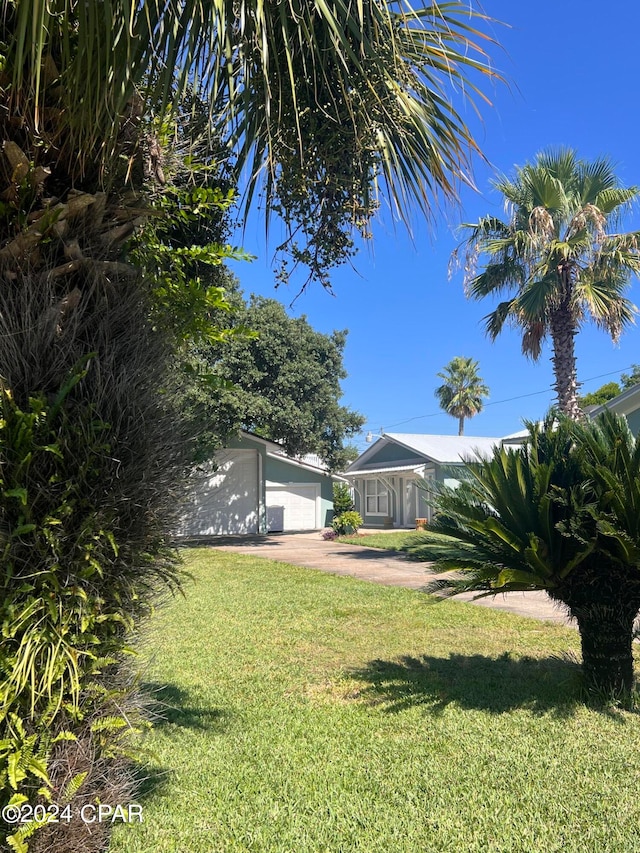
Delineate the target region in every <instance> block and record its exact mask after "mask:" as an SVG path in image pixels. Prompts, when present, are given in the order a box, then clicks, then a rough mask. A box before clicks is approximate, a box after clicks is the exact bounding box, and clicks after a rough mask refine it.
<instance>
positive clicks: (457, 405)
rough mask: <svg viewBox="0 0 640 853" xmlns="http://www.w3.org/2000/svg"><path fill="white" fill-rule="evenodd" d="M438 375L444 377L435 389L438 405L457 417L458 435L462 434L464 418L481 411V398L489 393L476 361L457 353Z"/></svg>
mask: <svg viewBox="0 0 640 853" xmlns="http://www.w3.org/2000/svg"><path fill="white" fill-rule="evenodd" d="M438 376H439V377H440V379H444V383H443V384H442V385H440V386H439V387H438V388H436V391H435V394H436V397H437V398H438V401H439V403H440V407H441V408H442V409H444V411H445V412H446V413H447V414H448V415H451V416H452V417H454V418H458V435H464V422H465V419H466V418H472V417H473V416H474V415H477V414H478V413H479V412H481V411H482V406H483V399H482V398H483V397H487V396H488V394H489V389H488V388H487V386H486V385H485V384H484V382H483V381H482V379H481V377H480V374H479V373H478V362H477V361H474V360H473V359H472V358H465V357H464V356H460V355H457V356H456V357H455V358H452V359H451V361H450V362H449V364H447V365H446V366H445V368H444V370H443V371H442V373H438Z"/></svg>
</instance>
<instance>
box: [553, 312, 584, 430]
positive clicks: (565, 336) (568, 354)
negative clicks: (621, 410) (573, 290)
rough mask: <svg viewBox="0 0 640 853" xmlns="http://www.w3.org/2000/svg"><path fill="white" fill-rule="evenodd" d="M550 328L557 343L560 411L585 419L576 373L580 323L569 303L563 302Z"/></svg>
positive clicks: (556, 363) (556, 356)
mask: <svg viewBox="0 0 640 853" xmlns="http://www.w3.org/2000/svg"><path fill="white" fill-rule="evenodd" d="M549 325H550V327H551V339H552V341H553V357H552V359H551V360H552V362H553V372H554V376H555V380H556V381H555V384H554V388H555V389H556V394H557V397H558V408H559V409H560V411H561V412H563V413H564V414H565V415H567V416H568V417H570V418H572V419H573V420H575V421H577V420H579V419H580V418H581V417H582V410H581V409H580V406H579V405H578V379H577V371H576V356H575V341H574V338H575V335H576V331H577V330H576V323H575V320H574V318H573V313H572V311H571V308H570V307H569V304H568V299H565V300H563V302H562V303H561V304H560V306H559V307H558V308H557V309H556V310H555V311H554V312H553V313H552V315H551V317H550V322H549Z"/></svg>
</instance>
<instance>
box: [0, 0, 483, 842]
mask: <svg viewBox="0 0 640 853" xmlns="http://www.w3.org/2000/svg"><path fill="white" fill-rule="evenodd" d="M482 19H483V16H481V15H479V14H476V13H469V10H468V5H467V3H466V2H462V0H460V1H458V0H453V2H447V3H443V4H442V5H440V4H438V3H437V2H432V3H429V4H428V5H425V6H423V7H420V8H418V9H417V10H416V11H412V10H410V8H409V7H408V6H406V7H405V6H402V7H400V5H399V4H396V3H395V2H394V0H373V2H368V3H365V4H362V3H348V4H344V3H340V2H338V3H333V4H325V3H320V2H311V0H292V2H290V3H288V4H283V3H281V2H279V0H266V2H252V1H251V0H239V2H236V0H234V2H231V0H220V2H216V3H214V2H212V0H209V2H202V0H183V2H179V3H178V2H176V3H173V2H171V3H168V2H165V0H136V2H131V0H47V2H40V0H38V2H33V0H0V285H1V286H0V404H1V408H2V412H1V414H2V417H1V418H0V431H1V432H2V435H1V436H0V438H1V439H2V440H1V441H0V468H1V469H2V480H1V482H0V539H1V540H2V548H3V562H2V567H3V568H2V571H0V588H1V589H2V596H0V599H1V600H0V621H1V622H2V624H3V625H4V626H5V630H4V634H3V639H2V648H1V650H0V651H1V654H0V657H1V658H2V660H3V661H4V665H3V674H2V679H1V683H0V740H2V742H3V743H5V744H11V746H10V747H8V748H7V749H5V751H4V753H3V755H0V774H1V773H5V774H6V773H7V769H6V768H7V765H6V761H7V760H9V762H12V761H13V759H14V758H16V757H19V756H22V757H21V758H20V766H19V767H18V766H17V764H16V768H15V772H14V771H13V770H11V768H10V770H9V773H10V778H11V779H12V780H13V781H12V786H5V789H6V790H4V791H3V792H2V793H1V794H0V806H3V805H5V804H6V802H8V799H9V798H10V797H12V796H19V797H23V796H24V797H27V798H32V799H34V801H35V798H36V797H37V796H38V794H37V792H38V789H39V788H40V787H41V785H42V778H41V777H42V772H43V771H42V768H43V767H44V764H43V762H45V763H46V757H47V750H48V749H49V747H51V745H52V737H53V735H54V734H55V733H56V732H58V731H60V729H61V728H68V727H72V728H74V734H75V735H77V753H78V756H82V760H83V761H84V760H85V758H86V760H87V761H88V762H89V764H91V759H92V756H97V757H98V759H100V760H102V759H103V758H105V755H104V754H102V753H101V752H100V749H101V747H100V743H102V735H100V736H99V737H98V738H96V736H95V734H94V733H93V731H92V730H91V727H92V725H93V724H94V723H95V721H96V720H97V718H98V716H100V715H101V716H102V717H105V716H106V717H107V721H108V718H109V717H112V716H113V715H114V714H121V713H122V712H121V711H120V710H117V709H118V708H119V707H121V702H120V698H119V696H120V694H119V692H118V689H117V688H119V687H121V683H122V682H120V683H118V684H116V685H115V686H114V684H113V683H111V682H109V680H108V679H109V678H110V677H112V676H113V671H114V669H115V670H116V671H117V672H116V675H117V674H118V673H119V672H120V670H121V666H122V661H123V660H126V655H125V654H124V651H123V649H124V646H125V643H126V638H127V636H128V634H129V633H130V632H131V630H132V629H134V628H135V626H136V625H137V624H138V621H139V619H140V618H142V617H144V615H145V614H146V613H147V612H148V610H149V606H150V604H151V603H152V601H153V598H154V593H155V592H156V591H157V589H158V587H159V586H160V587H162V586H164V587H165V588H166V587H167V586H168V587H171V586H172V585H173V586H175V584H176V583H177V582H178V579H179V570H178V569H177V567H176V561H175V557H174V556H173V552H171V550H170V549H169V548H168V545H169V544H170V538H169V537H170V532H171V529H172V528H171V526H170V525H171V523H172V522H175V515H176V512H177V508H178V507H179V500H178V499H179V497H180V488H179V487H180V485H181V482H182V480H183V474H184V472H185V470H186V469H187V468H188V460H186V459H185V455H184V452H183V448H184V441H181V440H180V432H181V428H180V420H179V417H178V414H177V413H176V412H175V411H172V409H171V405H170V399H169V396H170V395H168V394H162V393H159V391H160V390H161V389H162V390H166V388H167V385H166V383H165V379H166V376H165V375H164V368H165V365H166V364H167V363H168V362H169V361H170V356H171V352H170V345H171V343H172V342H171V341H169V342H165V341H163V339H162V335H161V333H160V332H159V331H158V330H157V329H156V328H155V326H154V325H153V324H152V323H150V322H149V306H148V304H147V302H146V297H147V296H148V291H149V290H150V286H149V284H148V283H147V282H144V281H142V282H141V281H140V275H139V274H138V270H136V269H135V268H133V266H132V264H131V263H130V260H131V255H130V254H127V246H126V241H127V240H128V239H129V238H130V237H131V235H132V233H133V232H134V231H135V229H136V227H137V226H138V225H139V224H141V223H144V221H145V217H148V215H149V204H148V196H149V194H150V193H151V191H152V190H153V191H154V192H155V194H156V195H158V194H160V193H161V192H162V186H163V184H164V182H165V180H166V178H167V174H166V172H167V169H166V166H167V163H166V162H163V158H164V157H165V155H166V153H167V148H168V147H169V146H168V142H170V141H171V138H172V130H171V127H172V126H174V127H177V128H180V129H181V130H183V131H185V132H186V134H187V136H189V134H190V132H191V130H190V128H191V127H192V125H191V122H192V121H193V119H194V116H195V117H196V118H197V117H198V115H199V112H198V109H197V108H195V107H193V105H194V103H196V104H200V103H201V102H204V103H205V104H206V112H207V113H208V115H207V121H206V125H207V127H206V130H207V132H208V133H209V135H210V138H211V140H212V141H214V142H213V143H212V145H211V150H210V152H209V155H208V156H209V157H210V159H209V161H208V162H207V163H205V165H206V166H208V167H210V168H211V169H212V170H215V169H216V168H217V166H218V165H219V163H218V161H217V160H216V159H215V158H214V157H213V155H212V154H211V152H213V151H214V149H215V150H217V151H220V150H222V151H224V158H225V161H232V162H231V166H233V168H234V169H235V170H236V174H240V173H242V174H243V175H245V176H248V179H247V184H246V186H247V192H246V196H247V205H249V204H250V203H251V200H252V198H253V197H254V196H255V195H256V193H257V191H258V190H259V189H260V188H261V187H263V188H264V193H265V205H263V206H266V208H267V210H268V211H270V210H274V211H277V212H278V213H279V214H280V215H281V216H283V217H284V219H285V221H286V222H288V223H289V224H291V227H292V229H295V225H296V221H297V220H300V221H301V222H302V223H303V225H304V223H305V222H307V223H308V222H310V221H312V222H313V224H314V225H315V231H316V232H317V234H318V235H319V236H318V238H317V240H316V242H315V243H314V244H312V247H311V248H312V249H313V251H314V252H316V253H317V255H318V259H317V266H319V268H321V267H322V266H323V265H326V263H327V262H330V261H331V260H332V258H335V257H338V258H340V257H344V256H345V254H346V255H347V256H348V254H349V250H350V248H349V239H350V233H351V229H352V228H353V227H356V228H362V229H365V230H366V225H367V220H368V219H369V217H370V216H371V215H372V213H373V211H374V210H375V207H376V195H377V184H378V183H379V184H380V192H381V193H382V192H384V193H385V194H386V196H387V197H388V198H389V200H390V202H391V203H392V205H393V206H394V208H395V209H396V210H397V211H399V212H400V213H401V214H402V215H404V217H405V218H408V216H409V212H410V210H411V209H412V208H413V207H415V206H416V205H417V207H418V208H419V209H421V210H422V211H424V212H425V213H426V214H427V215H428V214H429V212H430V209H431V204H432V201H433V199H434V197H435V196H444V197H445V198H452V197H455V193H456V186H457V184H458V183H459V181H461V180H463V179H464V178H465V176H466V175H467V173H468V170H469V166H470V162H471V159H472V155H473V154H474V153H475V152H477V151H478V148H477V145H476V143H475V141H474V139H473V137H472V134H471V132H470V130H469V129H468V127H467V126H466V125H465V123H464V121H463V120H462V119H461V117H460V114H459V113H458V112H456V109H455V108H454V107H453V106H452V105H451V102H450V100H449V97H448V92H449V87H450V84H451V82H452V81H454V82H455V81H457V82H459V83H460V84H461V87H460V88H461V89H462V90H463V91H465V92H468V91H471V92H473V91H474V83H473V81H474V80H477V79H478V73H479V74H480V75H484V76H485V77H488V78H491V77H495V76H496V75H495V73H494V72H493V71H492V69H491V68H490V66H489V64H488V62H487V57H486V54H485V53H484V50H483V47H482V43H483V40H485V37H484V36H483V35H482V34H481V32H479V31H478V30H477V29H476V28H475V23H476V21H482ZM485 41H486V40H485ZM469 77H471V78H473V79H472V80H469V79H468V78H469ZM476 91H477V90H476ZM263 181H264V184H263V183H262V182H263ZM333 247H335V254H333V255H332V254H331V252H333V251H334V248H333ZM301 251H303V250H301ZM341 253H342V254H341ZM309 254H310V256H312V255H313V252H311V251H310V253H309ZM305 257H306V256H305ZM311 259H312V260H314V258H313V257H311ZM145 359H146V361H145ZM24 614H32V616H33V618H31V619H29V618H26V616H25V615H24ZM85 688H86V689H85ZM112 688H113V689H112ZM101 697H102V698H101ZM109 697H110V698H109ZM82 702H84V703H85V705H83V708H82V713H80V710H79V706H80V704H81V703H82ZM109 702H110V703H111V705H110V706H109V705H108V703H109ZM86 703H89V704H90V707H87V706H86ZM91 703H93V704H91ZM82 715H84V717H83V716H82ZM82 719H84V720H85V723H84V724H83V723H82V722H81V721H82ZM10 720H12V722H9V721H10ZM23 723H24V728H23ZM83 726H84V728H83ZM21 731H22V732H23V734H24V733H26V735H29V742H28V743H29V751H28V755H27V752H26V747H25V752H21V751H20V750H21V749H22V745H23V744H22V743H21V742H20V732H21ZM99 731H102V730H99ZM32 732H33V733H34V734H33V738H35V740H33V739H32V737H31V733H32ZM26 735H25V736H26ZM104 736H105V738H106V737H107V735H106V734H105V735H104ZM47 739H48V740H47ZM47 744H48V745H49V746H47ZM54 748H55V749H56V750H57V760H56V761H55V762H54V764H55V767H56V768H57V770H56V773H57V775H58V777H59V778H58V782H59V783H60V785H61V786H62V787H61V788H60V790H59V791H58V792H55V791H54V792H53V794H55V796H56V797H57V796H59V795H62V792H63V790H64V786H65V785H66V786H67V789H69V788H72V789H73V790H76V788H77V787H78V784H77V782H78V778H80V777H77V778H76V779H75V780H71V781H69V780H70V775H69V773H68V772H67V771H68V770H69V768H70V767H75V770H74V771H73V772H75V773H80V774H81V775H82V774H83V773H84V772H85V770H86V771H87V772H89V771H91V772H89V775H88V776H87V777H86V780H85V782H84V783H83V785H82V787H81V788H80V792H79V794H80V793H82V790H89V791H90V792H92V796H93V797H95V798H97V797H100V799H101V801H104V802H109V800H105V799H104V798H105V797H111V798H113V797H114V796H117V794H116V793H114V792H117V787H116V788H114V787H113V785H111V784H110V783H109V781H108V779H107V781H106V782H105V781H104V780H105V779H106V778H107V777H106V775H105V773H103V772H102V771H103V769H104V767H102V769H101V766H100V764H99V763H98V769H97V771H96V773H93V777H92V775H91V773H92V772H93V769H94V768H92V767H85V766H84V765H82V766H80V764H79V763H78V762H80V760H81V759H80V757H78V756H76V758H77V760H74V758H73V757H72V758H71V759H69V760H68V761H67V763H66V764H65V762H64V761H62V760H61V757H60V751H63V752H64V751H65V750H67V749H69V750H73V749H74V747H72V746H68V744H67V743H66V742H64V741H61V742H60V743H58V744H56V745H55V747H54ZM110 748H111V746H110V745H107V747H105V749H104V752H105V753H106V755H107V757H108V755H109V749H110ZM65 754H66V752H65ZM7 755H10V758H9V759H7ZM25 755H26V756H27V757H26V758H25ZM32 758H33V761H31V759H32ZM105 760H106V759H105ZM23 770H24V772H23ZM23 777H24V778H23ZM52 781H53V782H54V783H55V782H56V780H55V779H53V780H52ZM14 782H15V784H14ZM67 783H68V784H67ZM92 786H94V787H92ZM95 786H97V787H95ZM18 789H19V790H18ZM53 794H52V796H53ZM5 797H6V799H3V798H5ZM118 801H120V802H125V801H126V797H125V796H124V795H122V796H121V797H120V800H117V799H116V800H115V802H118ZM24 829H25V832H26V831H27V830H28V831H30V830H29V829H28V828H24ZM31 829H33V827H31ZM65 830H66V831H68V828H65ZM55 831H56V828H55V826H51V825H47V827H46V828H45V829H43V830H42V831H41V832H40V833H39V836H38V837H39V839H41V844H42V846H41V847H40V849H43V850H44V849H47V850H54V849H69V845H71V846H74V844H75V842H72V841H70V840H69V839H68V838H63V839H61V840H60V846H59V847H57V848H56V847H55V845H54V843H53V841H52V840H51V837H50V833H54V832H55ZM18 832H22V829H20V830H18ZM83 837H84V836H83ZM74 838H75V836H74ZM3 840H4V839H3ZM37 843H40V840H39V841H38V842H37ZM95 843H97V842H96V841H95V839H94V840H93V841H91V844H92V845H94V846H95ZM17 844H18V842H17V841H16V840H15V839H14V846H16V845H17ZM81 845H82V842H80V841H78V844H77V847H76V846H74V849H78V850H80V849H82V846H81ZM16 849H18V847H17V846H16ZM20 849H23V848H22V847H20ZM92 849H93V848H92Z"/></svg>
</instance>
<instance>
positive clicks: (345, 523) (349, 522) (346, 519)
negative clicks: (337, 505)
mask: <svg viewBox="0 0 640 853" xmlns="http://www.w3.org/2000/svg"><path fill="white" fill-rule="evenodd" d="M362 523H363V522H362V516H361V515H360V513H358V512H354V511H353V510H351V511H348V512H343V513H341V514H340V515H337V516H335V517H334V519H333V521H332V522H331V527H332V528H333V529H334V530H335V531H336V533H337V534H338V535H342V534H349V533H356V532H357V531H358V530H359V529H360V528H361V527H362Z"/></svg>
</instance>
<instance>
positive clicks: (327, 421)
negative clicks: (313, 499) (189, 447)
mask: <svg viewBox="0 0 640 853" xmlns="http://www.w3.org/2000/svg"><path fill="white" fill-rule="evenodd" d="M233 322H234V324H237V327H240V328H241V329H243V330H244V329H246V328H249V329H252V330H253V331H254V332H255V335H254V336H253V337H249V336H247V335H244V334H242V335H238V336H234V337H232V338H231V339H229V340H228V341H226V342H225V343H223V344H220V345H214V346H211V347H208V348H206V349H205V348H203V349H202V353H203V357H204V360H205V362H206V364H207V365H208V366H209V368H210V369H211V371H212V372H214V373H215V374H217V375H218V376H219V377H220V378H221V379H224V380H226V381H228V382H230V383H232V384H233V387H231V388H228V389H223V390H221V391H220V392H219V393H218V394H217V395H210V400H209V404H208V405H204V406H202V407H201V408H200V411H199V412H198V423H199V424H201V427H200V426H199V427H198V431H200V429H203V430H210V431H211V432H212V433H213V437H214V438H215V437H219V436H225V435H230V434H232V433H233V432H234V431H237V430H238V429H239V428H240V427H242V428H243V429H246V430H248V431H249V432H255V433H256V434H258V435H261V436H263V437H264V438H267V439H270V440H271V441H276V442H280V443H282V445H283V446H284V448H285V449H286V450H287V452H288V453H291V454H292V455H294V456H297V455H303V454H306V453H316V454H318V455H319V456H320V457H321V458H322V459H323V460H324V461H325V462H326V463H327V464H328V465H329V467H330V468H331V469H332V470H340V469H341V468H342V467H345V466H346V464H348V462H349V461H350V459H351V452H350V448H348V447H345V444H344V440H345V438H348V437H349V436H352V435H355V434H356V433H357V432H358V431H359V429H360V428H361V426H362V424H363V422H364V418H363V417H362V416H361V415H359V414H358V413H356V412H353V411H352V410H350V409H348V408H346V407H345V406H341V405H340V404H339V402H338V401H339V399H340V397H341V396H342V390H341V388H340V379H343V378H344V377H345V376H346V372H345V370H344V367H343V363H342V356H343V351H344V346H345V343H346V335H347V333H346V331H341V332H337V331H336V332H333V333H332V334H330V335H324V334H322V333H320V332H316V331H315V330H314V329H312V328H311V326H310V325H309V323H308V322H307V320H306V318H305V317H301V318H299V319H292V318H291V317H289V316H288V315H287V313H286V311H285V309H284V307H283V306H282V305H281V304H280V303H279V302H276V301H275V300H273V299H264V298H262V297H252V298H251V301H250V303H249V304H248V305H244V306H240V305H239V306H238V308H237V309H236V311H235V313H234V315H233Z"/></svg>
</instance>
